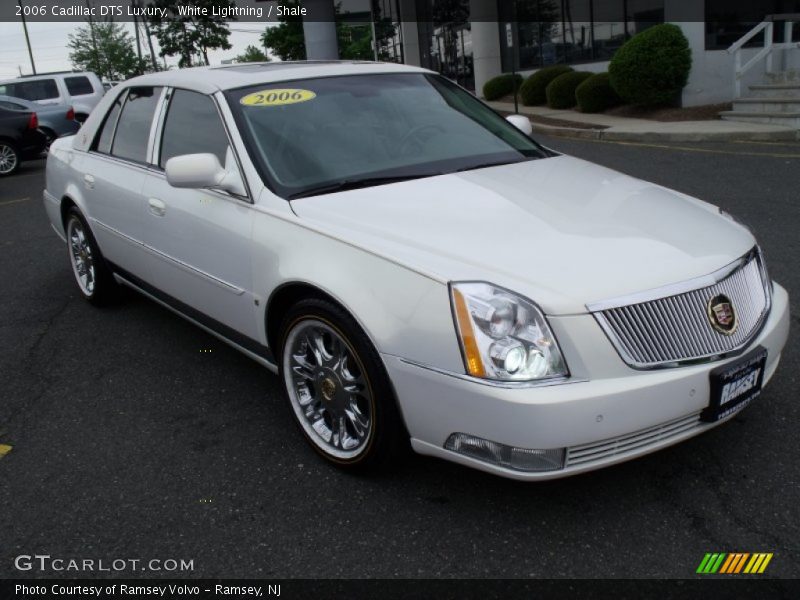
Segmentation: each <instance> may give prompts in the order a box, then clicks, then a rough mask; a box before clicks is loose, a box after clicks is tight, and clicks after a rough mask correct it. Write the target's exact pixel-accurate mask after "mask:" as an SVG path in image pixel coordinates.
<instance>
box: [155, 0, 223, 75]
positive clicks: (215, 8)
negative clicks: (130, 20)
mask: <svg viewBox="0 0 800 600" xmlns="http://www.w3.org/2000/svg"><path fill="white" fill-rule="evenodd" d="M148 7H151V8H159V9H164V10H166V11H167V12H166V15H167V16H166V17H165V18H163V19H162V18H161V16H160V12H161V11H153V15H152V16H150V17H149V22H150V25H151V26H152V27H153V30H154V32H155V36H156V38H157V39H158V44H159V46H160V47H161V51H160V55H161V56H175V55H177V56H179V57H180V58H179V60H178V66H179V67H191V66H192V65H194V64H197V63H200V64H206V65H207V64H209V62H208V51H209V50H216V49H218V48H221V49H223V50H230V49H231V44H230V42H229V41H228V37H229V36H230V34H231V32H230V29H228V25H227V24H226V22H227V21H228V20H235V18H234V17H228V18H227V19H226V18H223V17H222V16H221V15H220V13H224V12H225V11H227V10H231V9H233V8H235V4H234V2H233V1H232V0H153V1H152V2H150V3H149V4H148ZM203 9H205V10H203ZM214 12H216V14H214ZM204 13H205V14H204ZM198 57H199V58H198Z"/></svg>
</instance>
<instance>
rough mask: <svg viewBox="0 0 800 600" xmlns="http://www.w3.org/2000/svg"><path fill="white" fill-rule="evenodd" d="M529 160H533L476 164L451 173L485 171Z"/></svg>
mask: <svg viewBox="0 0 800 600" xmlns="http://www.w3.org/2000/svg"><path fill="white" fill-rule="evenodd" d="M529 160H533V159H532V158H523V159H520V160H501V161H497V162H485V163H480V164H477V165H470V166H468V167H462V168H460V169H456V170H455V171H453V173H463V172H464V171H474V170H476V169H487V168H489V167H500V166H502V165H515V164H517V163H521V162H527V161H529Z"/></svg>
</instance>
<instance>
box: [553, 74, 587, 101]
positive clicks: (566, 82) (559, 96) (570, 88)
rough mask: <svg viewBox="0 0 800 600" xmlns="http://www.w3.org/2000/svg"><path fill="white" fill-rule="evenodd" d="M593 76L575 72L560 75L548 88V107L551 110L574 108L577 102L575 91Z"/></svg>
mask: <svg viewBox="0 0 800 600" xmlns="http://www.w3.org/2000/svg"><path fill="white" fill-rule="evenodd" d="M592 75H593V74H592V73H587V72H586V71H573V72H571V73H564V74H563V75H559V76H558V77H556V78H555V79H553V81H551V82H550V85H548V86H547V106H549V107H550V108H572V107H573V106H575V104H576V103H577V101H576V100H575V90H576V89H577V87H578V86H579V85H580V84H582V83H583V82H584V81H586V80H587V79H589V78H590V77H591V76H592Z"/></svg>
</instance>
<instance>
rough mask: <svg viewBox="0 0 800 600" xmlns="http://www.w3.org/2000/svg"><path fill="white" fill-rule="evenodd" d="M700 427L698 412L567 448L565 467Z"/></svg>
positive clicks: (672, 436)
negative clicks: (624, 433)
mask: <svg viewBox="0 0 800 600" xmlns="http://www.w3.org/2000/svg"><path fill="white" fill-rule="evenodd" d="M700 426H702V422H701V421H700V413H699V412H698V413H693V414H691V415H688V416H686V417H681V418H679V419H675V420H674V421H669V422H668V423H662V424H661V425H656V426H655V427H650V428H648V429H643V430H641V431H637V432H635V433H631V434H628V435H623V436H620V437H617V438H612V439H609V440H603V441H600V442H592V443H590V444H582V445H580V446H570V447H569V448H567V458H566V466H567V467H577V466H578V465H584V464H587V463H594V462H598V461H601V460H603V459H606V458H610V457H612V456H616V455H618V454H625V453H626V452H632V451H634V450H637V449H639V448H646V447H647V446H652V445H654V444H658V443H659V442H664V441H668V440H671V439H673V438H676V437H678V436H680V435H682V434H684V433H687V432H690V431H694V430H695V429H697V428H698V427H700Z"/></svg>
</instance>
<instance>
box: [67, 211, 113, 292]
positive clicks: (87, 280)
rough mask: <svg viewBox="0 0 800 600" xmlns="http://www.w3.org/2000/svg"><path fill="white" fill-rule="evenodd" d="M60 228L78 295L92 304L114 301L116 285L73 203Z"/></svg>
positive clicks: (95, 242) (90, 232)
mask: <svg viewBox="0 0 800 600" xmlns="http://www.w3.org/2000/svg"><path fill="white" fill-rule="evenodd" d="M64 231H65V232H66V237H67V254H68V255H69V262H70V266H71V267H72V274H73V275H74V276H75V281H76V283H77V284H78V290H80V293H81V295H82V296H83V297H84V298H85V299H86V300H88V301H89V302H91V303H92V304H94V305H96V306H103V305H106V304H109V303H110V302H112V301H113V300H115V299H116V297H117V291H118V286H117V283H116V281H115V280H114V276H113V275H112V274H111V269H109V268H108V265H107V264H106V262H105V259H104V258H103V254H102V253H101V252H100V248H99V246H98V245H97V241H96V240H95V238H94V235H92V231H91V229H89V226H88V225H87V224H86V219H84V218H83V215H82V214H81V212H80V211H79V210H78V209H77V208H76V207H74V206H73V207H71V208H70V209H69V210H68V211H67V214H66V218H65V219H64Z"/></svg>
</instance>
